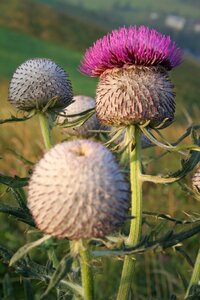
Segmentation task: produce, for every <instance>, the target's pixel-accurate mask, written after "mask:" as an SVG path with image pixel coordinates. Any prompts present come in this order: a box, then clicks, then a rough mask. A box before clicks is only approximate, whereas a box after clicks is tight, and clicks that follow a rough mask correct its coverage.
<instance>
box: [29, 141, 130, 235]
mask: <svg viewBox="0 0 200 300" xmlns="http://www.w3.org/2000/svg"><path fill="white" fill-rule="evenodd" d="M28 206H29V208H30V211H31V213H32V215H33V218H34V220H35V222H36V224H37V226H38V228H39V229H40V230H42V231H44V232H45V233H47V234H50V235H52V236H56V237H61V238H64V237H66V238H69V239H79V238H92V237H102V236H105V235H107V234H109V233H110V232H112V231H113V230H115V229H116V228H118V227H119V226H121V225H122V224H123V222H124V221H125V220H126V217H127V210H128V206H129V186H128V184H127V183H126V182H125V180H124V176H123V175H122V173H121V171H120V169H119V167H118V165H117V164H116V162H115V160H114V158H113V155H112V153H111V152H110V151H109V150H107V149H106V148H105V147H104V146H103V145H101V144H99V143H95V142H92V141H88V140H75V141H70V142H65V143H62V144H58V145H56V146H55V147H54V148H52V149H51V150H50V151H49V152H47V153H46V154H45V155H44V157H43V158H42V159H41V160H40V162H39V163H38V164H37V166H36V168H35V170H34V172H33V175H32V178H31V180H30V184H29V196H28Z"/></svg>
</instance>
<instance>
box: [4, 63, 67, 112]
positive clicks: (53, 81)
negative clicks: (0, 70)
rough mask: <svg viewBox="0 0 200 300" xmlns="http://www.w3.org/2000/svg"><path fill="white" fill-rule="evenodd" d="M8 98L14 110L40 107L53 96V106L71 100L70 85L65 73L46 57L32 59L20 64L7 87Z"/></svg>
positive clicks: (64, 104) (63, 105)
mask: <svg viewBox="0 0 200 300" xmlns="http://www.w3.org/2000/svg"><path fill="white" fill-rule="evenodd" d="M8 98H9V101H10V102H11V104H13V105H14V106H15V107H16V108H17V109H20V110H25V111H30V110H31V109H34V108H36V109H42V108H43V107H45V106H46V105H47V103H48V102H49V101H50V100H52V99H53V98H55V105H54V107H56V108H64V107H66V106H67V105H69V104H70V103H71V101H72V87H71V82H70V80H69V79H68V75H67V74H66V72H65V71H64V70H63V69H62V68H61V67H60V66H58V65H57V64H56V63H55V62H53V61H52V60H50V59H47V58H34V59H30V60H27V61H25V62H24V63H23V64H21V65H20V66H19V67H18V68H17V69H16V71H15V72H14V74H13V77H12V79H11V82H10V86H9V96H8Z"/></svg>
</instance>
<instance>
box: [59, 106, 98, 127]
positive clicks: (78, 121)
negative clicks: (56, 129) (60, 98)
mask: <svg viewBox="0 0 200 300" xmlns="http://www.w3.org/2000/svg"><path fill="white" fill-rule="evenodd" d="M93 114H94V108H92V109H88V110H86V111H84V112H82V113H80V114H78V115H77V114H74V115H68V116H67V115H66V116H65V117H66V119H65V120H64V121H63V123H62V124H58V125H59V126H60V127H62V128H68V127H79V126H82V125H83V124H84V123H85V122H86V121H87V120H88V119H89V118H91V116H92V115H93ZM78 116H79V117H78ZM67 118H70V119H72V118H73V119H74V120H73V119H72V120H71V121H68V119H67Z"/></svg>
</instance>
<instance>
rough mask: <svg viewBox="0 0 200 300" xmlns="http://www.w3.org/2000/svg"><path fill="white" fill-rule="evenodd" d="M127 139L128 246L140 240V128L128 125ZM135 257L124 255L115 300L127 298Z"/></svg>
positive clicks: (133, 271) (125, 299)
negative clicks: (128, 161) (129, 221)
mask: <svg viewBox="0 0 200 300" xmlns="http://www.w3.org/2000/svg"><path fill="white" fill-rule="evenodd" d="M127 134H128V135H129V140H131V139H132V140H133V136H134V137H135V147H134V149H132V148H133V143H132V142H131V143H130V150H129V153H130V181H131V195H132V199H131V216H133V217H134V218H133V219H132V220H131V226H130V233H129V237H128V240H127V245H128V246H135V245H136V244H138V243H139V241H140V235H141V224H142V180H141V157H140V152H141V142H140V129H139V128H138V127H136V126H135V127H134V126H130V127H129V128H127ZM135 265H136V258H135V256H126V257H125V260H124V265H123V270H122V275H121V281H120V286H119V291H118V296H117V300H127V299H129V293H130V289H131V284H132V282H133V276H134V273H135Z"/></svg>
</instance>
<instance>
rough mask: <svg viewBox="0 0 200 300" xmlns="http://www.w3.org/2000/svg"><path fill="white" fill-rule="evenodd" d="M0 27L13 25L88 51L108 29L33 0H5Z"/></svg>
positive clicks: (52, 40) (38, 35)
mask: <svg viewBox="0 0 200 300" xmlns="http://www.w3.org/2000/svg"><path fill="white" fill-rule="evenodd" d="M0 26H3V27H9V28H12V29H14V30H18V31H21V32H24V33H26V34H29V35H32V36H36V37H39V38H41V39H43V40H46V41H51V42H54V43H59V44H62V45H64V46H66V47H68V48H73V49H78V50H84V49H85V48H86V47H88V46H89V45H90V44H91V41H93V40H95V39H96V38H98V37H100V36H102V34H104V31H103V30H102V29H101V28H99V27H98V26H95V25H94V24H91V23H90V22H89V21H86V20H84V21H83V20H80V19H79V18H77V17H74V16H73V17H72V16H71V15H70V14H68V13H67V10H65V11H64V12H62V11H57V10H55V9H53V8H52V7H50V6H48V5H45V4H41V3H37V2H35V1H33V0H20V1H18V0H1V1H0Z"/></svg>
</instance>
